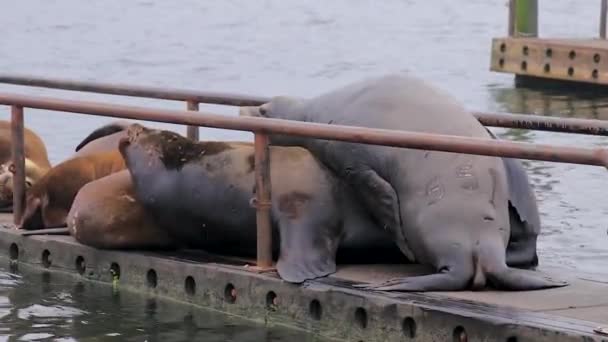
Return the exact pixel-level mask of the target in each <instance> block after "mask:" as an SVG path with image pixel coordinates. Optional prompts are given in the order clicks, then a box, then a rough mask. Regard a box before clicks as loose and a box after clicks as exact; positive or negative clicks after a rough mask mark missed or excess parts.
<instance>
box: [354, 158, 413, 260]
mask: <svg viewBox="0 0 608 342" xmlns="http://www.w3.org/2000/svg"><path fill="white" fill-rule="evenodd" d="M348 177H349V181H350V183H351V184H352V185H353V188H354V190H355V191H356V192H357V194H358V195H359V196H358V198H359V200H360V201H361V202H363V204H364V205H365V207H366V208H368V210H369V211H370V212H371V214H372V216H373V217H374V218H375V219H376V220H377V221H378V222H379V223H380V225H381V226H382V227H383V228H384V229H387V230H389V231H391V232H392V233H393V234H395V236H396V237H397V238H396V240H395V241H396V243H397V245H398V247H399V249H400V250H401V252H402V253H403V254H405V256H406V258H407V259H408V260H409V261H410V262H415V261H416V258H415V257H414V253H413V252H412V249H411V248H410V247H409V245H408V244H407V239H406V238H405V237H404V236H403V229H402V227H401V222H402V221H401V215H400V213H399V198H398V197H397V192H396V191H395V189H393V187H392V186H391V185H390V184H389V183H388V182H387V181H385V180H384V179H383V178H382V177H380V176H379V175H378V174H377V173H376V171H374V170H371V169H367V170H364V171H360V172H352V173H350V174H348Z"/></svg>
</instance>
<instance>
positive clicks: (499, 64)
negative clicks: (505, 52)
mask: <svg viewBox="0 0 608 342" xmlns="http://www.w3.org/2000/svg"><path fill="white" fill-rule="evenodd" d="M498 66H500V67H501V68H503V67H504V66H505V59H504V58H501V59H499V60H498Z"/></svg>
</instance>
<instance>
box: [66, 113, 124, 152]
mask: <svg viewBox="0 0 608 342" xmlns="http://www.w3.org/2000/svg"><path fill="white" fill-rule="evenodd" d="M129 124H130V123H129V122H127V121H114V122H110V123H109V124H107V125H105V126H102V127H99V128H97V129H95V130H94V131H93V132H91V133H90V134H89V135H88V136H86V137H85V138H84V139H83V140H82V141H81V142H80V143H79V144H78V146H76V149H75V150H74V151H75V152H78V151H79V150H80V149H81V148H83V147H84V146H85V145H86V144H88V143H90V142H91V141H93V140H96V139H99V138H102V137H105V136H108V135H110V134H114V133H117V132H120V131H124V130H126V129H127V127H129Z"/></svg>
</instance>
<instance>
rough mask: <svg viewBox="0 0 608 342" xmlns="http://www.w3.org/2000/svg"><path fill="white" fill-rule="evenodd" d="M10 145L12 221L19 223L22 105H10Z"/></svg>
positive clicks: (22, 170)
mask: <svg viewBox="0 0 608 342" xmlns="http://www.w3.org/2000/svg"><path fill="white" fill-rule="evenodd" d="M11 145H12V147H13V150H12V160H13V166H14V168H15V170H14V174H13V222H14V223H15V224H19V223H20V222H21V217H22V216H23V210H24V207H25V133H24V125H23V107H21V106H12V107H11Z"/></svg>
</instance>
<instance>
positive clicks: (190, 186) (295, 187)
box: [120, 124, 406, 283]
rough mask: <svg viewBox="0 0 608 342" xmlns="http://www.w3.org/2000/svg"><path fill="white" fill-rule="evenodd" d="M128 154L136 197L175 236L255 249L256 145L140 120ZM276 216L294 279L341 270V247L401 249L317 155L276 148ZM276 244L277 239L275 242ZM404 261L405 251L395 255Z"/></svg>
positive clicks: (125, 145)
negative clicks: (198, 138) (192, 135)
mask: <svg viewBox="0 0 608 342" xmlns="http://www.w3.org/2000/svg"><path fill="white" fill-rule="evenodd" d="M120 151H121V153H122V155H123V156H124V158H125V161H126V163H127V166H128V169H129V171H130V172H131V175H132V177H133V183H134V185H135V194H136V198H137V199H138V200H139V201H140V202H141V203H142V204H143V205H144V206H145V207H146V209H147V210H148V212H149V213H151V214H153V215H154V216H155V218H156V220H157V222H158V223H159V224H161V225H162V226H163V227H167V229H169V232H170V234H171V236H173V237H176V239H178V240H181V241H192V242H193V244H199V245H205V244H206V245H207V246H210V247H215V248H216V249H219V250H224V251H225V250H226V249H227V248H229V247H231V246H233V247H237V248H238V249H239V250H241V252H242V251H244V250H246V251H248V252H249V253H250V254H254V253H255V247H256V229H255V226H256V212H255V209H254V208H252V207H251V205H250V199H251V198H253V197H254V185H255V180H254V172H253V170H254V148H253V145H252V144H250V143H235V142H232V143H229V142H217V141H214V142H195V141H193V140H190V139H187V138H184V137H182V136H180V135H178V134H177V133H173V132H169V131H162V130H153V129H148V128H144V127H142V126H141V125H137V124H134V125H132V126H131V127H129V130H128V139H124V140H123V141H121V143H120ZM270 160H271V163H270V164H271V170H270V174H271V185H270V186H271V188H272V201H271V204H270V205H271V216H272V221H273V225H274V229H275V233H276V231H277V230H278V234H279V236H280V244H279V246H280V252H279V258H278V262H277V270H278V273H279V275H280V276H281V278H283V279H284V280H286V281H289V282H296V283H299V282H302V281H304V280H306V279H314V278H317V277H322V276H325V275H328V274H331V273H333V272H335V270H336V261H335V259H336V252H337V249H338V247H340V248H341V249H347V250H348V249H350V250H359V251H365V252H360V253H374V252H371V251H372V250H376V253H380V254H382V253H389V252H390V251H397V248H396V246H395V244H394V242H393V239H392V238H391V237H390V235H388V234H387V232H386V231H385V230H383V229H381V228H380V227H379V226H378V225H376V224H375V222H373V221H372V219H371V217H370V216H369V215H368V214H367V212H366V211H365V210H364V209H363V208H362V207H361V205H360V204H359V202H357V201H355V200H354V196H353V194H352V192H351V190H350V188H349V187H348V186H346V185H345V183H344V182H341V181H339V180H338V179H337V178H336V177H335V176H334V175H333V174H332V173H331V172H329V171H328V170H327V169H326V168H325V167H324V166H323V165H322V164H321V163H319V162H318V161H317V160H316V159H315V158H314V157H313V156H312V155H311V153H310V152H308V151H307V150H305V149H303V148H298V147H291V148H286V147H272V148H271V149H270ZM274 246H275V247H279V246H277V244H274ZM393 255H397V256H398V257H399V260H400V261H401V262H404V261H406V260H405V258H404V257H403V256H402V255H399V253H395V254H393Z"/></svg>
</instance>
